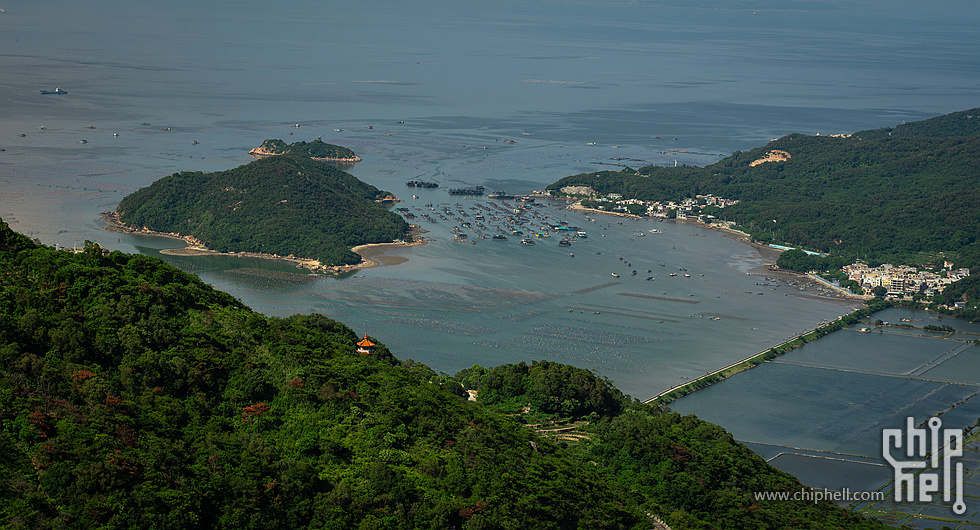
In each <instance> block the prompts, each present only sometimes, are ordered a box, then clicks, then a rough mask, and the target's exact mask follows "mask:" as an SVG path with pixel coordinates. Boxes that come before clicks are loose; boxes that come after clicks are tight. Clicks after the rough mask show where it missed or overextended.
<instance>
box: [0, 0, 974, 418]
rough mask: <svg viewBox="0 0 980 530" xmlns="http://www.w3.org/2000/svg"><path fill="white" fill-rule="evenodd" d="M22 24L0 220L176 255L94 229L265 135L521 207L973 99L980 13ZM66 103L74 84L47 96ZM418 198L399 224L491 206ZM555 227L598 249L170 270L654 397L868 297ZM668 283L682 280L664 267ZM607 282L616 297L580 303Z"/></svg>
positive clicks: (911, 10)
mask: <svg viewBox="0 0 980 530" xmlns="http://www.w3.org/2000/svg"><path fill="white" fill-rule="evenodd" d="M886 6H887V9H885V7H886ZM4 11H5V12H4V13H0V71H2V72H3V73H4V75H3V76H0V111H2V115H0V139H2V140H0V148H3V149H5V150H4V151H3V152H0V217H2V218H3V219H4V221H5V222H8V223H9V224H10V225H11V227H12V228H13V229H15V230H18V231H20V232H23V233H25V234H28V235H30V236H32V237H37V238H38V239H40V240H41V241H42V242H44V243H46V244H57V245H62V246H73V245H79V244H81V243H82V242H84V241H85V240H92V241H98V242H100V243H102V244H104V245H105V246H106V247H108V248H111V249H119V250H123V251H127V252H135V251H139V252H144V253H148V254H155V252H156V250H155V249H157V248H164V247H167V246H172V245H173V243H172V242H171V241H166V240H147V239H146V238H141V237H135V236H127V235H119V234H112V233H108V232H105V231H104V230H103V228H104V226H103V224H102V223H101V221H100V220H99V218H98V213H99V212H101V211H108V210H112V209H114V208H115V206H116V204H117V203H118V201H119V200H120V199H121V198H122V197H123V196H125V195H126V194H128V193H131V192H132V191H134V190H136V189H138V188H140V187H143V186H146V185H148V184H149V183H151V182H152V181H154V180H156V179H158V178H160V177H162V176H165V175H169V174H171V173H173V172H176V171H181V170H202V171H217V170H224V169H228V168H231V167H235V166H238V165H241V164H243V163H247V162H248V161H249V160H250V159H249V157H248V156H247V154H246V153H247V151H248V149H250V148H252V147H255V146H257V145H259V143H261V141H262V140H264V139H266V138H283V139H285V140H287V141H296V140H312V139H313V138H316V137H321V138H322V139H323V140H324V141H328V142H331V143H337V144H340V145H345V146H348V147H351V148H352V149H354V150H355V151H356V152H357V153H358V155H360V156H361V157H362V158H364V162H362V163H360V164H358V165H356V166H354V167H353V168H350V170H349V171H350V172H351V173H353V174H354V175H356V176H357V177H358V178H361V179H362V180H364V181H366V182H368V183H371V184H373V185H375V186H378V187H380V188H382V189H387V190H390V191H393V192H395V193H396V194H398V195H399V196H400V197H402V198H408V197H410V196H411V194H410V192H409V191H407V190H406V189H405V188H404V182H405V181H406V180H410V179H414V178H423V179H426V180H436V181H438V182H440V184H441V185H442V186H443V188H445V187H449V186H453V185H464V184H465V185H473V184H483V185H485V186H487V187H488V188H491V189H505V190H506V191H509V192H511V193H524V192H529V191H531V190H534V189H540V188H542V187H544V185H546V184H547V183H549V182H553V181H554V180H557V179H559V178H561V177H564V176H567V175H569V174H575V173H580V172H586V171H594V170H597V169H609V168H613V167H617V166H615V164H635V165H636V166H639V165H644V164H663V165H673V164H698V165H701V164H707V163H711V162H714V161H717V160H719V159H720V158H721V157H723V156H726V155H727V154H729V153H731V152H732V151H734V150H739V149H749V148H752V147H755V146H758V145H761V144H763V143H765V142H766V141H768V140H769V139H772V138H775V137H778V136H781V135H783V134H787V133H790V132H804V133H809V134H816V133H818V132H819V133H821V134H828V133H841V132H843V133H847V132H853V131H855V130H860V129H865V128H874V127H882V126H889V125H894V124H896V123H899V122H901V121H905V120H914V119H921V118H925V117H929V116H932V115H936V114H941V113H944V112H952V111H955V110H962V109H965V108H970V107H973V106H975V102H976V99H977V95H978V87H977V83H976V76H975V72H977V71H980V68H977V67H978V66H980V65H978V64H977V63H978V58H977V57H976V54H975V45H976V43H977V41H978V38H977V36H978V33H977V31H978V30H977V29H976V28H977V27H980V26H978V25H977V24H976V22H977V19H978V18H980V17H978V13H977V8H976V7H975V6H974V5H973V4H972V3H969V2H943V3H941V4H940V5H939V6H929V8H928V9H927V8H926V7H924V6H921V5H919V4H916V3H912V2H887V3H885V2H874V1H867V2H858V3H855V2H806V1H798V2H789V3H786V2H752V3H746V2H736V1H732V2H722V1H717V2H703V3H701V4H700V5H699V6H698V7H689V6H687V5H686V3H681V2H615V1H611V2H587V1H582V2H557V1H556V2H534V3H532V2H516V1H511V2H446V1H433V2H424V3H421V4H411V5H404V4H401V3H397V2H392V1H380V2H371V3H356V4H349V3H348V4H340V3H333V2H328V3H322V2H321V3H315V2H308V1H299V2H293V3H290V4H289V5H285V6H276V7H275V9H272V8H270V7H269V6H268V4H265V3H259V2H254V1H246V2H236V3H231V2H209V3H206V4H202V3H199V2H186V1H177V2H173V3H169V4H166V5H144V4H132V3H125V2H119V1H107V2H100V3H97V4H84V3H77V2H66V1H54V2H45V3H43V4H32V3H27V2H21V3H15V4H11V5H8V6H5V9H4ZM56 86H59V87H61V88H63V89H65V90H68V91H69V94H67V95H64V96H41V95H40V94H39V90H40V89H52V88H54V87H56ZM402 122H404V123H402ZM297 125H299V126H298V127H297ZM21 134H23V135H24V136H20V135H21ZM503 140H513V141H515V142H516V143H507V142H504V141H503ZM591 143H595V145H589V144H591ZM623 159H627V160H626V161H624V160H623ZM416 194H418V195H419V197H420V198H419V199H418V200H417V201H414V200H409V201H407V202H406V204H405V205H406V206H407V207H416V206H418V207H420V208H421V207H423V206H421V205H423V204H427V203H433V204H438V203H442V202H448V203H455V202H460V203H461V204H464V209H468V208H469V207H471V206H474V207H475V204H474V203H476V202H482V203H485V202H486V201H456V200H454V199H451V198H450V197H449V196H448V195H445V193H444V191H432V192H431V193H430V192H422V191H420V192H417V193H416ZM545 210H546V211H547V212H548V214H549V215H552V216H555V217H561V218H565V219H568V220H569V221H570V222H573V223H575V224H578V225H580V226H583V227H584V228H586V230H587V231H588V232H589V234H590V237H589V238H588V241H587V242H586V241H579V242H576V243H575V244H574V245H573V247H572V248H571V249H570V250H568V249H565V248H561V249H559V248H558V247H557V243H555V242H554V241H549V244H545V243H543V242H542V243H539V244H538V245H535V246H534V247H529V248H525V247H522V246H520V245H518V244H517V241H516V240H515V239H514V238H510V240H509V241H507V242H490V241H480V242H479V243H478V244H477V245H460V244H457V243H453V242H452V241H450V234H449V232H448V225H444V224H439V225H437V226H436V225H434V226H424V228H426V229H427V230H430V232H429V234H428V236H429V237H431V238H433V239H434V240H435V241H432V242H431V243H429V244H428V245H425V246H423V247H416V248H411V249H400V250H396V251H391V252H389V255H390V256H394V257H400V258H407V260H408V261H406V262H403V263H400V264H398V265H394V266H386V267H379V268H375V269H368V270H364V271H362V272H359V273H357V274H356V275H354V276H353V277H347V278H342V279H338V280H327V279H324V280H316V281H313V282H290V281H286V280H277V279H276V278H288V276H282V275H280V276H276V275H274V274H272V273H269V274H267V275H266V276H263V277H256V276H255V275H254V274H252V275H249V274H245V273H241V271H242V270H250V269H269V270H272V271H274V272H288V271H285V270H283V269H282V268H281V267H280V266H279V265H272V264H268V263H261V262H239V261H232V260H228V259H207V260H191V259H184V258H181V259H175V258H167V259H171V260H174V263H176V264H177V265H178V266H181V267H183V268H185V269H187V270H191V271H193V272H196V273H198V274H200V275H201V277H202V278H204V279H205V280H206V281H208V282H210V283H212V284H214V285H215V286H216V287H218V288H221V289H226V290H228V291H230V292H232V293H233V294H235V295H236V296H239V297H240V298H241V299H242V300H243V301H245V302H246V303H247V304H248V305H250V306H251V307H253V308H255V309H257V310H260V311H262V312H264V313H267V314H272V315H288V314H292V313H304V312H309V311H319V312H322V313H324V314H327V315H329V316H333V317H336V318H338V319H339V320H341V321H343V322H345V323H347V324H348V325H350V326H352V327H353V328H354V329H355V331H357V332H358V333H368V334H371V335H372V336H375V337H377V338H379V339H381V340H382V341H383V342H385V343H386V344H388V345H389V346H390V347H391V348H392V350H393V351H394V352H395V353H396V355H398V356H399V357H402V358H407V357H412V358H415V359H416V360H419V361H423V362H426V363H427V364H430V365H431V366H432V367H433V368H435V369H437V370H443V371H447V372H454V371H456V370H458V369H460V368H463V367H466V366H469V365H470V364H473V363H480V364H498V363H501V362H518V361H530V360H533V359H544V358H547V359H553V360H559V361H562V362H571V363H573V364H576V365H579V366H583V367H587V368H593V369H596V370H597V371H598V372H599V373H601V374H603V375H606V376H608V377H610V378H611V379H612V380H613V381H614V382H615V383H616V384H617V385H618V386H619V387H620V388H622V389H623V390H624V391H626V392H628V393H630V394H632V395H634V396H636V397H639V398H644V397H647V396H649V395H653V394H655V393H657V392H659V391H660V390H663V389H665V388H668V387H669V386H671V385H674V384H677V383H680V382H683V381H684V380H686V379H687V378H691V377H696V376H697V375H700V374H701V373H704V372H707V371H710V370H712V369H714V368H717V367H718V366H721V365H724V364H727V363H729V362H731V361H733V360H736V359H739V358H742V357H745V356H748V355H750V354H752V353H755V352H756V351H759V350H762V349H765V348H766V347H767V344H773V343H776V342H779V341H781V340H782V339H784V338H785V337H787V336H789V335H790V334H793V333H796V332H799V331H802V330H805V329H810V328H812V327H813V326H814V325H815V324H816V323H817V322H819V321H821V320H823V319H828V318H834V317H835V316H837V315H839V314H842V313H843V312H845V311H846V310H847V309H848V308H849V307H850V305H849V304H846V303H841V302H839V301H834V300H820V299H814V298H812V297H800V296H798V294H799V292H798V290H792V289H790V287H788V286H785V285H781V286H780V287H776V288H775V289H776V290H771V288H770V287H769V286H766V287H765V288H760V286H757V285H756V283H758V282H764V277H763V276H754V275H752V274H746V273H756V272H759V271H760V270H761V269H760V267H761V265H763V264H764V263H766V262H767V261H772V260H774V256H773V255H772V254H770V253H768V252H767V251H763V250H759V249H754V248H752V247H749V246H746V245H743V244H740V243H736V242H734V241H732V240H730V239H727V238H725V237H723V236H721V235H720V234H718V233H717V232H712V231H705V230H702V229H699V228H696V227H693V226H691V225H684V224H675V223H658V224H653V223H652V222H650V221H623V223H624V224H623V225H619V224H617V221H618V220H617V219H615V218H605V217H602V218H596V219H595V223H592V222H591V221H586V220H585V218H584V216H583V215H582V214H579V213H572V212H566V211H564V210H561V209H560V205H549V206H547V207H545ZM467 211H468V210H467ZM653 228H657V229H660V230H661V233H659V234H653V233H650V232H649V230H651V229H653ZM637 233H643V234H645V237H643V238H637V237H635V235H634V234H637ZM569 251H570V252H572V253H574V254H575V256H574V257H571V256H568V253H569ZM597 253H601V254H597ZM618 256H623V257H624V259H626V260H628V261H627V262H628V263H631V264H632V265H633V266H632V267H627V266H625V265H623V264H622V263H621V262H620V261H619V260H618ZM660 262H664V264H665V265H664V267H660V265H659V263H660ZM678 268H687V269H688V270H689V271H690V272H691V275H692V277H691V278H684V277H683V276H681V277H675V278H671V277H669V276H667V277H666V278H665V277H663V276H664V274H665V273H666V272H667V271H668V270H673V271H675V272H676V269H678ZM634 269H637V270H638V274H637V276H636V277H633V276H632V275H629V273H630V272H631V271H632V270H634ZM657 269H660V271H661V272H659V274H658V275H656V279H655V280H651V281H647V280H646V277H650V276H654V273H655V272H657ZM646 270H650V271H651V272H650V273H648V274H643V271H646ZM229 271H239V272H238V273H234V272H229ZM613 272H617V273H618V274H620V275H621V281H620V282H619V283H617V284H616V285H615V286H606V287H602V288H597V289H595V290H590V291H585V292H578V291H582V290H584V289H590V288H593V287H597V286H600V285H604V284H606V283H610V282H611V279H612V276H611V274H612V273H613ZM702 274H703V275H704V276H701V275H702ZM763 274H764V273H763ZM684 282H686V283H684ZM746 291H749V292H751V293H755V294H748V293H746ZM758 292H763V293H764V295H763V296H760V295H758V294H757V293H758ZM622 293H625V294H626V295H629V294H632V295H636V294H639V295H644V296H646V298H645V297H642V296H641V297H637V296H626V295H624V294H622ZM664 293H666V294H664ZM690 295H694V296H690ZM791 295H792V296H791ZM653 296H658V297H661V298H651V297H653ZM662 298H672V299H675V300H676V299H690V301H695V300H696V301H698V302H699V303H697V304H691V303H685V302H678V301H672V300H665V299H662ZM490 299H492V300H494V301H493V303H490V302H488V301H487V300H490ZM481 304H483V305H482V306H481ZM467 307H469V308H471V309H469V310H467V309H466V308H467ZM478 307H482V309H479V310H477V309H475V308H478ZM569 310H571V312H569ZM712 316H714V317H718V318H719V319H720V320H712V319H711V317H712ZM661 320H663V322H661ZM723 424H724V423H723Z"/></svg>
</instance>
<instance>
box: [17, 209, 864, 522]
mask: <svg viewBox="0 0 980 530" xmlns="http://www.w3.org/2000/svg"><path fill="white" fill-rule="evenodd" d="M0 292H2V293H4V296H0V452H2V456H3V458H0V484H2V485H3V487H2V488H0V521H3V525H4V526H9V527H32V528H202V529H203V528H207V529H222V528H227V529H240V528H256V529H258V528H440V529H442V528H453V527H455V528H540V529H550V528H555V529H558V528H562V529H565V528H594V529H627V528H629V529H645V528H653V522H652V519H651V516H656V517H659V518H661V519H663V520H665V521H666V522H667V523H668V524H669V525H670V526H671V528H673V529H674V530H682V529H694V528H719V529H739V530H741V529H747V528H758V529H762V528H800V529H805V528H813V529H817V528H821V529H822V528H849V529H872V528H881V527H882V526H881V525H880V524H879V523H877V522H876V521H874V520H870V519H866V518H864V517H863V516H860V515H857V514H854V513H849V512H847V511H845V510H843V509H841V508H839V507H837V506H836V505H834V504H832V503H830V502H828V501H821V502H818V503H814V502H812V501H768V500H756V499H755V498H754V496H753V492H754V491H774V492H788V493H789V494H792V493H793V492H797V491H799V490H800V488H801V487H802V486H801V485H800V484H799V483H798V482H797V481H796V479H794V478H793V477H791V476H789V475H787V474H786V473H783V472H781V471H779V470H776V469H774V468H773V467H771V466H769V465H768V464H767V463H766V462H765V461H764V460H763V459H762V458H760V457H759V456H757V455H755V454H754V453H752V452H751V451H750V450H749V449H747V448H746V447H744V446H742V445H739V444H738V443H736V442H735V441H734V439H733V438H732V436H731V435H730V434H729V433H727V432H725V431H724V430H723V429H721V428H720V427H717V426H715V425H712V424H710V423H707V422H704V421H701V420H699V419H697V418H695V417H694V416H681V415H679V414H675V413H672V412H669V411H668V410H666V409H661V408H651V407H649V406H645V405H642V404H639V403H638V402H635V401H632V400H630V399H629V398H628V397H627V396H623V395H622V393H620V392H619V391H618V390H616V389H615V388H614V387H612V385H610V384H609V383H608V381H606V380H604V379H601V378H597V377H596V376H595V375H593V374H591V373H590V372H587V371H585V370H580V369H577V368H574V367H571V366H567V365H561V364H557V363H547V362H539V363H534V364H532V365H530V366H529V365H527V364H524V363H521V364H518V365H507V366H502V367H498V368H491V369H483V368H480V367H474V368H472V369H470V370H467V371H464V372H462V373H460V374H458V375H457V377H456V379H453V378H450V377H448V376H446V375H444V374H437V373H435V372H434V371H432V370H431V369H429V368H428V367H426V366H424V365H422V364H419V363H415V362H412V361H410V360H409V361H400V360H398V359H397V358H395V356H394V355H393V354H392V353H391V352H390V351H388V349H387V348H386V347H385V346H384V345H383V344H378V341H377V340H376V339H372V338H371V337H367V336H365V337H366V338H368V339H370V340H371V342H374V343H375V345H374V348H373V351H372V352H371V353H368V354H364V353H359V352H357V351H356V350H355V343H356V342H358V341H359V340H360V336H359V335H358V334H355V333H354V331H353V330H351V329H350V328H348V327H347V326H345V325H343V324H341V323H339V322H336V321H333V320H330V319H328V318H326V317H323V316H320V315H315V314H314V315H296V316H292V317H289V318H275V317H266V316H264V315H261V314H258V313H255V312H253V311H251V310H249V309H248V308H246V307H244V306H243V305H242V304H241V302H239V301H238V300H236V299H234V298H232V297H231V296H229V295H227V294H225V293H222V292H220V291H217V290H215V289H213V288H212V287H210V286H208V285H206V284H204V283H203V282H201V281H200V280H199V279H198V278H197V277H196V276H193V275H190V274H187V273H184V272H182V271H180V270H179V269H176V268H174V267H172V266H170V265H167V264H166V263H164V262H163V261H160V260H157V259H154V258H150V257H147V256H141V255H128V254H123V253H121V252H118V251H116V252H112V253H109V252H106V251H104V250H102V249H101V248H100V247H99V246H98V245H96V244H92V243H86V245H85V247H84V250H83V251H82V252H81V253H79V254H73V253H70V252H66V251H58V250H55V249H53V248H50V247H44V246H41V245H38V244H36V243H33V242H32V241H31V240H29V239H28V238H26V237H24V236H22V235H20V234H17V233H14V232H13V231H11V230H10V229H9V228H8V226H7V225H6V223H3V222H2V221H0ZM461 383H464V384H465V385H466V387H467V388H471V389H475V390H476V391H478V392H479V395H480V401H479V402H473V401H469V400H467V398H466V397H465V396H466V394H465V393H464V392H463V387H462V386H461ZM525 404H526V406H525ZM522 408H523V410H524V411H525V413H524V414H523V415H520V416H518V415H508V414H505V412H506V413H513V411H514V410H515V409H517V410H520V409H522ZM557 416H560V417H561V418H564V419H566V420H567V419H571V420H573V421H574V422H575V424H576V425H577V427H576V428H577V429H580V430H581V432H580V433H576V434H574V435H573V434H567V435H564V436H565V437H566V438H568V439H569V440H571V441H563V440H562V439H560V438H558V437H556V436H555V433H548V432H543V430H542V429H540V428H535V427H533V426H527V425H525V424H523V423H521V422H522V421H525V419H526V418H533V419H534V420H535V421H542V420H545V419H547V418H549V417H557ZM575 440H578V441H575Z"/></svg>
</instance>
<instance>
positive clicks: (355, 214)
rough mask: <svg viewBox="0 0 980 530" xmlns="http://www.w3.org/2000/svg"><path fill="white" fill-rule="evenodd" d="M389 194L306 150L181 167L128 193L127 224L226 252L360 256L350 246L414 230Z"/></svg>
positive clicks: (347, 260)
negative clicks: (223, 166) (222, 166)
mask: <svg viewBox="0 0 980 530" xmlns="http://www.w3.org/2000/svg"><path fill="white" fill-rule="evenodd" d="M387 195H389V194H388V193H387V192H383V191H381V190H379V189H377V188H375V187H374V186H371V185H369V184H365V183H364V182H361V181H360V180H358V179H357V178H355V177H354V176H353V175H350V174H348V173H346V172H344V171H342V170H340V169H338V168H336V167H334V166H333V165H331V164H329V163H326V162H318V161H315V160H311V159H310V158H309V157H307V156H305V155H299V154H283V155H280V156H274V157H268V158H263V159H260V160H256V161H254V162H251V163H249V164H246V165H244V166H240V167H237V168H234V169H230V170H228V171H219V172H215V173H201V172H182V173H174V174H173V175H171V176H169V177H164V178H162V179H160V180H158V181H156V182H154V183H153V184H152V185H150V186H149V187H146V188H143V189H141V190H138V191H136V192H135V193H133V194H131V195H129V196H127V197H126V198H124V199H123V200H122V201H121V202H120V203H119V206H118V207H117V208H116V211H117V213H118V214H119V218H120V220H121V221H122V222H123V223H125V224H126V225H127V226H130V227H136V228H144V227H145V228H146V229H148V230H152V231H155V232H164V233H178V234H181V235H182V236H188V235H189V236H193V237H195V238H197V239H198V240H200V241H201V242H202V243H203V244H205V245H206V246H207V247H208V248H209V249H211V250H216V251H221V252H261V253H265V254H277V255H280V256H288V255H295V256H296V257H300V258H309V259H318V260H320V262H321V263H322V264H324V265H340V264H352V263H357V262H359V261H360V257H359V256H358V255H357V254H355V253H353V252H351V251H350V248H351V247H353V246H356V245H360V244H366V243H388V242H391V241H394V240H397V239H403V238H407V237H408V232H409V226H408V223H406V222H405V220H404V219H402V218H401V217H400V216H399V215H397V214H395V213H394V212H391V211H389V210H388V209H386V208H385V207H384V206H382V205H381V204H379V203H378V202H376V201H378V200H380V199H383V198H384V197H385V196H387Z"/></svg>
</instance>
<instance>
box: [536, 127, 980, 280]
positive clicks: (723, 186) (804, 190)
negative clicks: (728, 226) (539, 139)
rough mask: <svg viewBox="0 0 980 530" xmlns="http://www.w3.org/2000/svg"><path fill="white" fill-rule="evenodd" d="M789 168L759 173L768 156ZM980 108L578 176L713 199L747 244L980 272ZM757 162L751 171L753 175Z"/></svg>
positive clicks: (672, 196) (634, 193)
mask: <svg viewBox="0 0 980 530" xmlns="http://www.w3.org/2000/svg"><path fill="white" fill-rule="evenodd" d="M775 151H780V152H783V153H786V154H787V155H788V158H787V159H785V160H781V161H778V160H774V161H770V162H764V163H758V161H760V160H762V159H764V158H765V157H766V155H768V154H769V153H772V152H775ZM978 152H980V109H972V110H969V111H963V112H957V113H953V114H949V115H945V116H940V117H937V118H932V119H930V120H924V121H922V122H915V123H909V124H903V125H900V126H898V127H895V128H893V129H880V130H876V131H862V132H859V133H855V134H853V135H851V136H849V137H830V136H805V135H801V134H791V135H788V136H785V137H783V138H779V139H777V140H773V141H772V142H769V143H768V144H767V145H765V146H763V147H759V148H756V149H753V150H751V151H748V152H735V153H733V154H732V155H731V156H730V157H728V158H726V159H724V160H722V161H720V162H718V163H716V164H712V165H709V166H706V167H703V168H698V167H677V168H673V167H654V166H647V167H644V168H640V169H639V170H638V172H637V173H633V172H631V171H623V172H616V171H600V172H597V173H589V174H582V175H575V176H570V177H566V178H563V179H561V180H560V181H558V182H556V183H554V184H552V185H550V186H549V187H548V188H549V189H551V190H560V189H561V188H562V187H564V186H591V187H592V188H593V189H595V190H597V191H598V192H600V193H603V194H606V193H619V194H621V195H623V197H625V198H637V199H642V200H660V201H662V200H675V201H676V200H681V199H683V198H686V197H695V196H696V195H702V194H713V195H715V196H719V197H725V198H728V199H738V200H739V201H741V202H740V203H739V204H737V205H735V206H730V207H727V208H724V209H723V210H722V211H721V212H717V213H715V214H714V215H716V216H718V217H721V218H723V219H727V220H730V221H735V222H736V223H737V224H738V225H739V226H740V227H741V228H742V229H744V230H746V231H748V232H750V233H751V234H752V235H753V236H754V237H756V238H758V239H760V240H765V241H770V240H773V241H780V242H785V243H789V244H791V245H798V246H803V247H805V248H808V249H811V250H818V251H821V252H825V253H831V254H837V255H845V256H848V257H849V258H856V257H861V258H864V259H868V260H874V261H892V262H898V263H909V264H915V263H919V261H920V260H929V259H932V256H934V255H935V253H937V252H947V253H950V256H951V257H954V258H955V259H954V260H955V261H956V262H957V266H965V267H972V266H977V265H980V208H977V206H976V205H977V204H980V159H978V157H977V156H976V154H977V153H978ZM753 164H754V165H753Z"/></svg>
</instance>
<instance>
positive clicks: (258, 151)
mask: <svg viewBox="0 0 980 530" xmlns="http://www.w3.org/2000/svg"><path fill="white" fill-rule="evenodd" d="M248 154H250V155H252V156H254V157H256V158H263V157H267V156H277V155H285V154H296V155H301V156H306V157H310V158H312V159H314V160H318V161H320V162H346V163H350V164H353V163H356V162H360V161H361V157H359V156H357V155H355V154H354V151H352V150H351V149H349V148H347V147H342V146H339V145H334V144H328V143H324V142H323V141H321V140H320V139H319V138H317V139H316V140H313V141H312V142H302V141H301V142H294V143H291V144H287V143H286V142H284V141H282V140H272V139H270V140H265V141H263V142H262V145H260V146H258V147H256V148H255V149H252V150H251V151H249V152H248Z"/></svg>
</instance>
